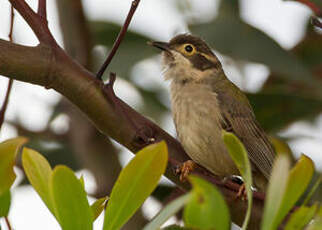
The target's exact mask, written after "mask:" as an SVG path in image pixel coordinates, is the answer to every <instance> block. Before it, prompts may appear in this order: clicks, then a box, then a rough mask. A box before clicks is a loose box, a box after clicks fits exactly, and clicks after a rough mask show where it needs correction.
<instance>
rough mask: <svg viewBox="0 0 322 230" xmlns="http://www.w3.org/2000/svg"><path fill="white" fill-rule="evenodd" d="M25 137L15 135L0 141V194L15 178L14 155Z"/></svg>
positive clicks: (8, 187) (24, 141)
mask: <svg viewBox="0 0 322 230" xmlns="http://www.w3.org/2000/svg"><path fill="white" fill-rule="evenodd" d="M26 142H27V138H25V137H17V138H13V139H9V140H7V141H4V142H2V143H0V195H1V194H3V193H4V192H7V191H8V189H10V187H11V185H12V184H13V182H14V181H15V179H16V174H15V173H14V171H13V167H14V165H15V161H16V156H17V153H18V151H19V149H20V148H21V146H22V145H23V144H25V143H26Z"/></svg>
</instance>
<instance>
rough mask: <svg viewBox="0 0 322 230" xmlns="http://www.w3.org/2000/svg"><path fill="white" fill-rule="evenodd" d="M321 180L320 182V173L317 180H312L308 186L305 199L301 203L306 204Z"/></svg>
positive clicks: (321, 178) (321, 177)
mask: <svg viewBox="0 0 322 230" xmlns="http://www.w3.org/2000/svg"><path fill="white" fill-rule="evenodd" d="M321 182H322V175H319V176H318V178H317V180H316V181H315V182H314V184H313V186H312V188H310V191H309V193H308V194H307V195H306V197H305V200H304V201H303V204H302V205H306V204H307V203H308V202H309V201H310V200H311V198H312V196H313V195H314V193H315V192H316V190H318V188H319V186H320V184H321Z"/></svg>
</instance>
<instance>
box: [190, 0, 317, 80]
mask: <svg viewBox="0 0 322 230" xmlns="http://www.w3.org/2000/svg"><path fill="white" fill-rule="evenodd" d="M239 2H240V1H238V0H226V1H220V7H219V12H218V16H217V17H216V18H215V19H214V20H213V21H211V22H209V23H202V24H197V25H191V26H190V29H191V31H192V32H193V33H194V34H198V35H200V36H201V37H203V38H204V39H205V40H206V41H207V42H208V43H209V44H210V45H211V46H212V48H214V49H216V50H218V51H219V52H220V53H222V54H225V55H228V56H230V57H233V58H235V59H241V60H246V61H251V62H257V63H258V62H259V63H262V64H265V65H267V66H268V67H269V68H270V69H271V70H272V72H275V73H280V74H281V77H284V78H286V79H292V80H296V81H300V82H305V83H307V84H309V83H310V80H311V81H313V76H312V74H311V72H310V71H309V70H308V69H307V68H306V66H305V65H304V64H303V63H302V62H301V61H300V60H299V59H298V58H297V57H296V56H295V55H293V54H292V53H290V52H288V51H286V50H284V49H283V48H282V47H281V46H280V45H279V44H278V43H277V42H276V41H274V40H273V39H272V38H270V37H269V36H268V35H267V34H266V33H264V32H263V31H261V30H259V29H257V28H255V27H253V26H251V25H249V24H247V23H245V22H243V21H242V20H241V19H240V16H239ZM311 83H313V82H311Z"/></svg>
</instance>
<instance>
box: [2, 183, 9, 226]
mask: <svg viewBox="0 0 322 230" xmlns="http://www.w3.org/2000/svg"><path fill="white" fill-rule="evenodd" d="M10 203H11V194H10V190H9V189H8V190H7V191H6V192H4V193H2V194H1V195H0V217H4V216H8V213H9V209H10ZM0 229H1V228H0Z"/></svg>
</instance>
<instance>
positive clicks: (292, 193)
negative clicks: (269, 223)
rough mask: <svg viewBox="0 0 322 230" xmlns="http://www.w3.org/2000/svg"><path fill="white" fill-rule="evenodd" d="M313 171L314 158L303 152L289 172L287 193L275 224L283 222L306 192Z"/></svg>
mask: <svg viewBox="0 0 322 230" xmlns="http://www.w3.org/2000/svg"><path fill="white" fill-rule="evenodd" d="M313 173H314V164H313V162H312V160H311V159H310V158H309V157H307V156H305V155H303V154H302V156H301V157H300V159H299V160H298V161H297V163H296V165H295V166H294V167H293V168H292V169H291V171H290V173H289V177H288V179H287V185H286V190H285V194H284V196H283V200H282V203H281V206H280V209H279V211H278V214H277V217H276V218H275V219H274V222H275V226H278V225H279V224H280V223H281V222H282V220H283V219H284V217H285V216H286V214H287V213H288V212H289V211H290V210H291V208H292V207H293V206H294V205H295V203H296V201H297V200H298V199H299V198H300V196H301V195H302V194H303V193H304V191H305V190H306V188H307V186H308V185H309V183H310V181H311V179H312V176H313Z"/></svg>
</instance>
